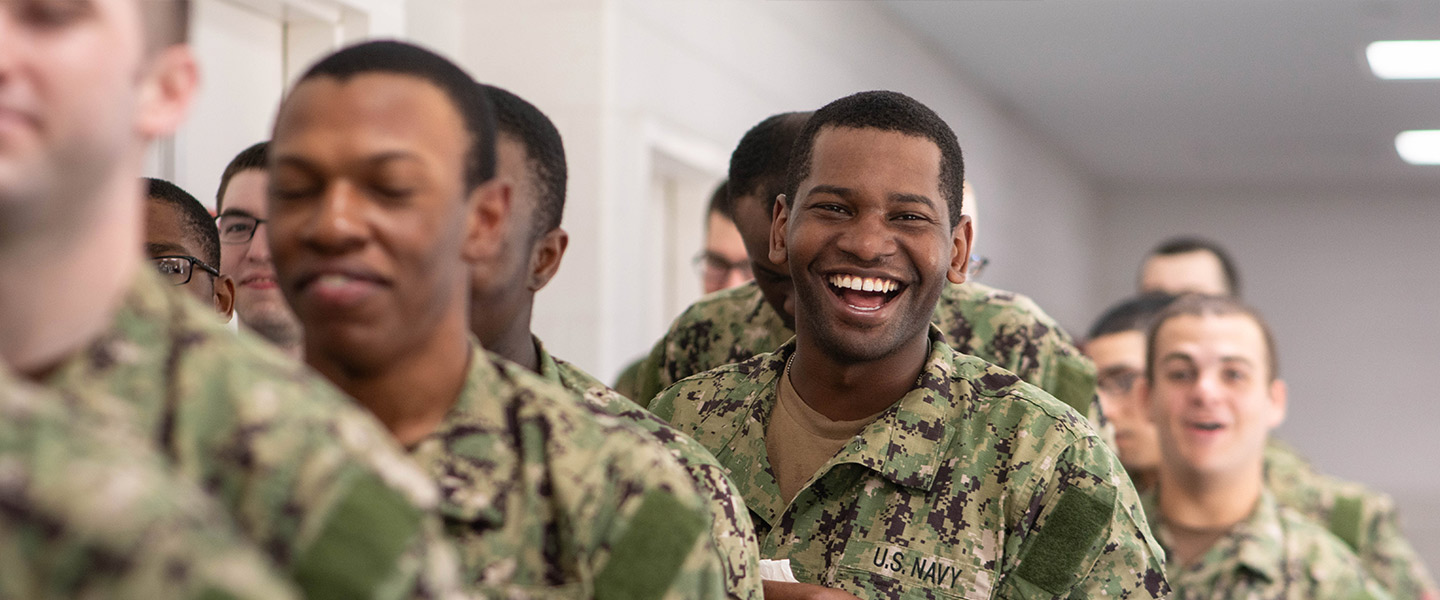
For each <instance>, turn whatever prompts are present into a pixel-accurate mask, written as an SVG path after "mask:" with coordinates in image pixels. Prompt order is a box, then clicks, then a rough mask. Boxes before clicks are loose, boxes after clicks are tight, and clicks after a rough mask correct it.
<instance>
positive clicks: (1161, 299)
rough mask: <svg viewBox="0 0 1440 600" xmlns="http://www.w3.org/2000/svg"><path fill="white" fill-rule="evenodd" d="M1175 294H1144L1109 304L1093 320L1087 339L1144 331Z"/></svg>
mask: <svg viewBox="0 0 1440 600" xmlns="http://www.w3.org/2000/svg"><path fill="white" fill-rule="evenodd" d="M1175 298H1176V296H1172V295H1170V294H1162V293H1152V294H1144V295H1141V296H1136V297H1134V298H1130V299H1128V300H1125V301H1123V302H1121V303H1119V304H1116V305H1114V306H1111V307H1110V309H1109V310H1106V311H1105V314H1103V315H1100V318H1099V319H1096V320H1095V324H1094V325H1092V326H1091V327H1090V335H1089V336H1088V337H1087V339H1091V340H1093V339H1095V338H1098V337H1103V336H1107V335H1111V334H1115V333H1125V332H1127V331H1135V332H1139V333H1142V334H1143V333H1145V332H1147V331H1149V330H1150V324H1151V323H1152V322H1153V321H1154V320H1155V317H1158V316H1160V311H1163V310H1165V307H1167V306H1170V303H1171V302H1174V301H1175Z"/></svg>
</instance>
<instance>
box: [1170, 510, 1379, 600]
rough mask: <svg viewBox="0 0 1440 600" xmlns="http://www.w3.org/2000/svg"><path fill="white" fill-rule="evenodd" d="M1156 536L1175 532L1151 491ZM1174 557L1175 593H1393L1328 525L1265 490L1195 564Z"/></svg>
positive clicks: (1285, 598)
mask: <svg viewBox="0 0 1440 600" xmlns="http://www.w3.org/2000/svg"><path fill="white" fill-rule="evenodd" d="M1144 501H1145V507H1146V512H1147V513H1148V514H1149V515H1150V517H1151V519H1150V522H1151V523H1154V524H1155V535H1156V537H1158V538H1159V539H1160V543H1161V545H1162V546H1163V545H1166V540H1168V539H1169V536H1170V534H1169V531H1168V530H1167V529H1166V527H1165V522H1164V519H1162V518H1161V515H1160V512H1159V510H1158V509H1157V506H1158V504H1157V502H1158V500H1157V498H1156V496H1155V495H1154V494H1146V496H1145V500H1144ZM1177 563H1178V560H1177V559H1175V558H1174V557H1172V558H1171V560H1170V561H1169V563H1168V564H1167V565H1166V574H1167V575H1168V576H1169V578H1170V586H1171V587H1172V588H1174V590H1175V593H1174V595H1173V596H1172V597H1173V598H1174V599H1175V600H1201V599H1206V600H1222V599H1229V598H1257V599H1261V598H1263V599H1267V600H1269V599H1274V600H1313V599H1329V598H1337V599H1347V600H1360V599H1366V598H1369V599H1373V600H1386V599H1388V598H1390V595H1389V594H1387V593H1386V592H1385V590H1384V589H1382V588H1381V587H1380V585H1379V584H1377V583H1376V582H1375V581H1374V580H1372V579H1370V577H1369V576H1368V575H1367V574H1366V573H1365V569H1364V567H1363V566H1362V565H1361V564H1360V559H1358V558H1356V557H1355V554H1354V553H1352V552H1350V549H1349V548H1347V547H1345V544H1344V543H1342V542H1341V541H1340V540H1338V539H1336V538H1335V536H1332V535H1330V533H1329V532H1327V531H1325V529H1324V528H1322V527H1320V526H1319V525H1317V524H1315V523H1313V522H1311V521H1310V520H1308V519H1306V518H1305V517H1303V516H1301V515H1300V514H1299V513H1297V512H1295V511H1292V510H1290V509H1289V508H1286V507H1283V506H1280V505H1278V504H1277V503H1276V502H1275V498H1274V496H1272V495H1271V493H1270V492H1269V491H1268V490H1267V491H1263V492H1261V495H1260V501H1259V502H1258V503H1257V504H1256V505H1255V510H1254V512H1252V513H1251V514H1250V517H1249V518H1247V519H1246V520H1245V521H1242V522H1241V523H1240V524H1238V525H1236V526H1235V527H1234V528H1233V529H1231V530H1230V531H1229V532H1228V533H1226V534H1225V536H1224V537H1222V538H1220V540H1219V541H1217V542H1215V544H1214V545H1213V546H1211V547H1210V548H1209V549H1207V550H1205V552H1204V554H1203V555H1202V556H1201V557H1200V558H1199V559H1198V560H1196V561H1195V562H1194V563H1193V564H1190V565H1181V564H1177Z"/></svg>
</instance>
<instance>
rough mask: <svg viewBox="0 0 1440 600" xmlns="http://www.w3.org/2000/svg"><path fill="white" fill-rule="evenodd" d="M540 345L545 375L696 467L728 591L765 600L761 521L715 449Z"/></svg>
mask: <svg viewBox="0 0 1440 600" xmlns="http://www.w3.org/2000/svg"><path fill="white" fill-rule="evenodd" d="M535 348H536V349H537V350H539V353H540V376H541V377H543V378H545V379H547V380H549V381H551V382H554V383H558V384H560V386H561V387H564V388H565V389H566V390H569V391H570V392H571V393H572V394H574V395H575V396H577V397H579V398H580V399H581V400H583V401H585V402H586V403H588V404H589V405H590V406H592V407H594V408H596V409H598V410H600V411H601V412H604V413H605V414H608V415H612V416H614V417H616V418H619V419H621V420H624V421H627V422H629V423H633V424H635V425H638V426H639V427H640V428H641V429H644V430H645V431H646V432H647V433H649V434H650V435H651V436H652V437H653V438H654V439H655V440H656V441H658V442H659V443H660V444H661V445H663V446H664V447H665V448H666V449H667V450H669V451H670V454H671V455H673V456H674V457H675V459H676V460H678V461H680V464H681V465H683V466H684V467H685V469H686V470H687V471H689V472H690V477H691V478H692V479H693V480H694V482H695V486H696V487H697V488H699V490H700V493H701V495H702V496H703V497H704V499H705V508H706V519H707V520H708V522H709V528H710V539H711V541H713V542H714V544H715V547H716V548H718V549H719V550H720V555H721V557H722V559H723V560H724V565H725V575H726V576H725V589H726V592H727V595H728V597H729V598H732V599H737V600H743V599H750V600H759V599H760V597H761V591H760V573H759V563H758V558H757V557H758V556H759V550H758V549H757V547H756V540H755V525H754V524H753V523H751V522H750V511H749V510H747V509H746V508H745V503H744V502H743V501H741V500H740V491H739V490H737V489H735V484H733V483H730V479H729V478H728V477H726V476H725V468H724V467H722V466H720V463H718V462H715V457H714V456H711V455H710V451H709V450H706V449H705V447H704V446H701V445H700V444H699V442H696V441H695V440H692V439H690V438H689V437H687V436H686V435H684V434H682V433H680V432H679V431H676V430H675V428H673V427H671V426H670V425H669V424H667V423H665V421H662V420H661V419H660V418H659V417H656V416H655V415H654V414H651V413H650V411H647V410H645V409H643V408H640V406H639V405H637V404H635V403H634V402H631V401H630V400H629V399H628V398H626V397H624V396H621V395H620V394H619V393H618V392H616V391H615V390H613V389H610V388H609V387H606V386H605V384H604V383H601V382H600V380H598V379H596V378H595V377H593V376H591V375H590V374H589V373H586V372H585V371H584V370H581V369H580V368H579V367H576V366H575V365H573V364H570V363H568V362H565V361H563V360H559V359H557V358H555V357H554V356H551V355H550V353H549V352H547V351H546V350H545V346H544V345H543V344H541V343H540V340H538V339H537V340H535Z"/></svg>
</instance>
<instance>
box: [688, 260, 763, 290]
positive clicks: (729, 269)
mask: <svg viewBox="0 0 1440 600" xmlns="http://www.w3.org/2000/svg"><path fill="white" fill-rule="evenodd" d="M691 263H693V264H694V265H695V272H696V273H699V274H700V278H701V279H703V280H705V283H706V284H707V285H709V286H711V287H720V286H723V285H724V284H725V280H727V279H729V278H730V274H731V273H737V272H738V273H740V274H742V275H744V276H745V278H746V279H750V278H751V277H752V275H751V274H750V259H749V258H742V259H740V260H738V261H735V262H730V261H729V260H726V259H725V257H723V256H720V255H719V254H715V253H714V252H701V253H699V254H696V255H695V258H694V259H691Z"/></svg>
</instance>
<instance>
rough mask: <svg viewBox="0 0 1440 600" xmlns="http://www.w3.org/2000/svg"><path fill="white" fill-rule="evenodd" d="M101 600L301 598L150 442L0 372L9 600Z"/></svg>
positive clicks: (0, 538)
mask: <svg viewBox="0 0 1440 600" xmlns="http://www.w3.org/2000/svg"><path fill="white" fill-rule="evenodd" d="M101 597H104V598H144V599H147V600H149V599H156V598H202V597H203V598H236V599H240V598H253V599H255V600H266V599H271V598H273V599H276V600H284V599H287V598H298V597H299V596H298V595H296V593H295V591H294V589H292V588H291V587H290V585H289V583H287V582H285V581H283V580H282V579H280V578H279V577H278V576H277V575H276V574H275V573H274V572H273V568H272V567H271V566H270V564H269V563H268V562H267V561H266V559H265V558H264V557H263V556H262V555H261V554H260V552H259V551H258V550H256V549H254V548H253V547H251V546H250V545H248V544H247V543H245V542H243V541H241V539H240V538H239V536H238V535H237V534H236V532H235V531H234V526H233V525H231V523H230V521H229V519H227V518H225V517H224V516H223V515H222V514H221V512H220V510H219V507H217V506H215V505H214V504H213V503H212V501H211V500H210V499H209V498H207V497H205V495H204V494H203V493H202V492H201V491H200V490H199V489H197V488H195V487H194V485H193V484H191V483H189V482H186V481H182V480H179V479H178V478H176V477H175V476H174V475H173V474H171V473H170V470H169V468H168V467H167V465H165V463H164V461H163V459H162V458H161V457H160V455H159V454H158V453H157V452H155V449H154V448H153V447H151V444H150V443H149V442H148V441H146V440H145V439H143V438H141V437H139V436H135V435H133V432H130V431H129V430H128V429H126V428H125V427H124V425H123V424H121V425H119V426H114V427H105V426H100V425H99V424H98V423H97V422H95V421H91V420H87V419H83V418H82V419H78V420H77V419H75V418H73V416H72V415H70V414H68V413H67V412H66V411H65V410H63V406H62V405H61V400H60V398H58V397H51V396H47V395H44V394H43V393H41V392H40V391H38V390H36V389H35V388H32V387H29V386H24V385H23V384H21V383H19V382H17V381H15V380H14V379H11V378H10V376H9V375H7V374H6V373H5V372H4V366H3V365H0V598H6V599H9V598H16V599H20V598H24V599H42V598H54V599H57V600H58V599H64V598H101Z"/></svg>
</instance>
